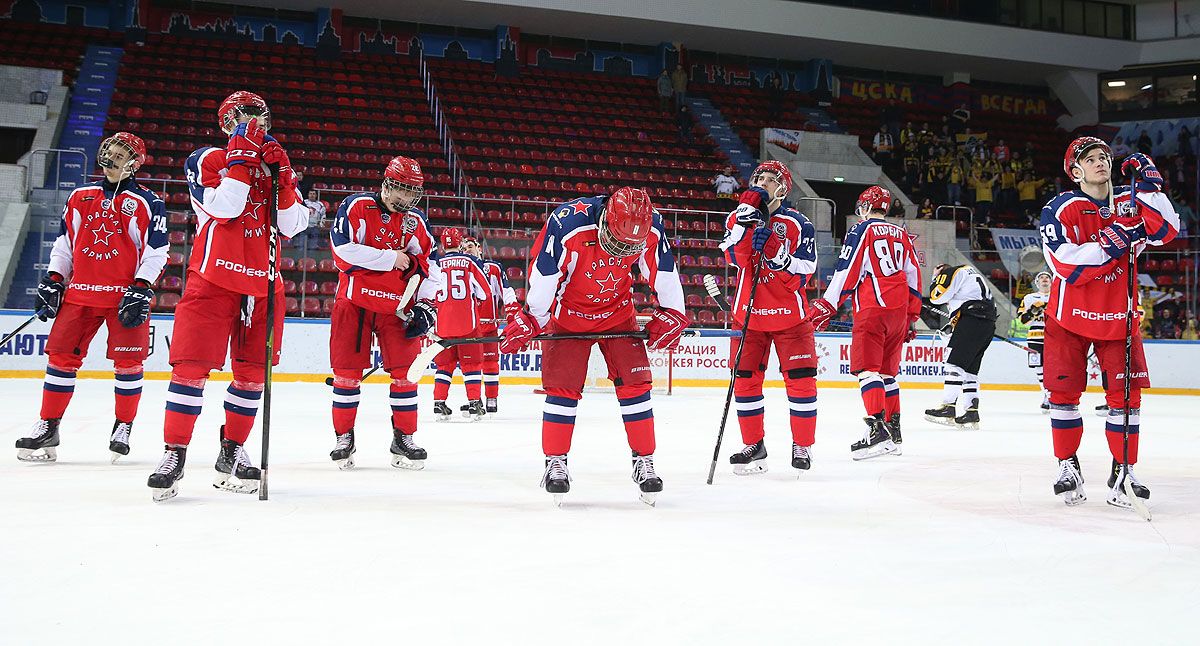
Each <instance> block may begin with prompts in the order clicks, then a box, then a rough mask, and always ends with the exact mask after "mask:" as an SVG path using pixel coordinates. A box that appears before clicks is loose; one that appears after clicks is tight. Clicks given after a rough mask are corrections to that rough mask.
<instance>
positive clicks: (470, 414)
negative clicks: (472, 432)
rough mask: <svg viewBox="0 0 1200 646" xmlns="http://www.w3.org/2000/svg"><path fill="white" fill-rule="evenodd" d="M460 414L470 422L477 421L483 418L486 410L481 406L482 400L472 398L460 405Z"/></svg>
mask: <svg viewBox="0 0 1200 646" xmlns="http://www.w3.org/2000/svg"><path fill="white" fill-rule="evenodd" d="M462 414H463V417H465V418H467V419H469V420H471V421H472V422H478V421H479V420H481V419H483V416H484V415H486V414H487V412H486V411H485V410H484V408H483V402H482V401H480V400H478V399H472V400H471V401H470V402H468V403H467V404H466V405H465V406H463V407H462Z"/></svg>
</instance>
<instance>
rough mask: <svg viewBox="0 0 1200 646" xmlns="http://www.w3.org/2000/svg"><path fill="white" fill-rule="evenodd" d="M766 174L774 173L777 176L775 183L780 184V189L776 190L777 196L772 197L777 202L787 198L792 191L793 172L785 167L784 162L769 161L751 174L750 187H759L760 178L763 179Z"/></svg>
mask: <svg viewBox="0 0 1200 646" xmlns="http://www.w3.org/2000/svg"><path fill="white" fill-rule="evenodd" d="M764 173H773V174H774V175H775V181H777V182H779V188H778V189H777V190H776V192H775V195H772V196H771V197H772V198H774V199H777V200H782V199H783V198H785V197H787V196H788V193H789V192H791V190H792V171H790V170H788V167H787V166H784V165H783V162H781V161H778V160H775V159H768V160H767V161H765V162H763V163H761V164H759V165H758V167H756V168H755V169H754V172H753V173H750V185H751V186H758V181H759V178H760V177H762V175H763V174H764Z"/></svg>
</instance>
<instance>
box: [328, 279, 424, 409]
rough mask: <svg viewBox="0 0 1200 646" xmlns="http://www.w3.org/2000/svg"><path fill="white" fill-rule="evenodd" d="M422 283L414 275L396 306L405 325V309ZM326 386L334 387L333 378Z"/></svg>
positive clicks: (372, 371) (406, 319)
mask: <svg viewBox="0 0 1200 646" xmlns="http://www.w3.org/2000/svg"><path fill="white" fill-rule="evenodd" d="M420 283H421V275H420V274H418V273H414V274H413V275H412V276H411V277H409V279H408V283H406V284H405V285H404V293H403V294H401V295H400V304H399V305H397V306H396V316H397V317H399V318H400V320H401V321H404V322H405V323H407V322H408V313H406V312H405V311H404V308H406V307H408V304H409V302H410V301H412V299H413V296H414V295H415V294H416V293H417V286H418V285H419V284H420ZM382 367H383V364H379V365H378V366H374V367H372V368H371V370H370V371H368V372H367V374H365V375H363V376H362V378H360V379H359V380H358V381H359V383H362V382H364V381H366V380H367V377H370V376H371V375H373V374H375V371H376V370H379V369H380V368H382ZM325 385H326V386H332V385H333V377H326V378H325Z"/></svg>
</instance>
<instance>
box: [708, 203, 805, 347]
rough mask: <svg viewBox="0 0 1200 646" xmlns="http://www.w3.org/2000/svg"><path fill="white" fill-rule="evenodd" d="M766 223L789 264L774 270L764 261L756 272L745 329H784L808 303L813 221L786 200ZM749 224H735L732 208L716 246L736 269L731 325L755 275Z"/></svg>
mask: <svg viewBox="0 0 1200 646" xmlns="http://www.w3.org/2000/svg"><path fill="white" fill-rule="evenodd" d="M767 226H769V227H771V231H772V232H773V233H774V235H775V236H777V237H778V238H780V240H781V243H782V244H783V245H784V246H785V247H786V248H787V249H788V251H789V255H790V260H789V261H788V262H789V264H788V266H787V267H785V268H784V269H782V270H779V271H774V270H771V269H767V268H766V267H765V266H764V267H762V268H761V269H759V272H758V289H757V290H756V291H755V292H754V311H752V312H751V313H750V329H751V330H760V331H764V332H774V331H777V330H786V329H788V328H790V327H794V326H795V325H796V324H798V323H800V322H801V321H803V320H804V310H805V308H806V307H807V305H808V302H807V298H806V296H805V294H804V287H805V285H807V284H808V278H809V276H811V275H812V273H813V272H814V271H816V270H817V244H816V228H815V227H813V225H812V222H809V221H808V218H806V217H804V215H803V214H801V213H800V212H799V211H797V210H796V209H794V208H792V206H791V205H790V204H788V203H786V202H784V203H783V204H780V206H779V208H778V209H776V210H775V212H774V213H772V214H771V219H770V220H768V221H767ZM751 231H752V230H751V229H747V228H746V227H743V226H742V225H740V224H738V221H737V212H736V211H735V212H733V213H730V214H729V217H728V218H726V220H725V239H724V240H722V241H721V250H722V251H724V252H725V259H726V260H727V261H728V262H729V264H730V265H732V266H734V267H736V268H737V271H738V274H737V281H738V283H737V294H736V295H735V296H734V299H733V301H734V302H733V312H734V316H733V324H734V328H735V329H741V326H742V321H744V320H745V317H746V302H747V301H748V300H749V298H750V282H751V281H752V280H753V278H754V266H753V265H751V264H750V262H751V259H752V258H754V259H756V258H757V256H754V255H752V254H753V248H752V246H751V237H752V235H751Z"/></svg>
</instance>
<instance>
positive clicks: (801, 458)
mask: <svg viewBox="0 0 1200 646" xmlns="http://www.w3.org/2000/svg"><path fill="white" fill-rule="evenodd" d="M792 468H793V469H799V470H800V471H808V470H809V469H811V468H812V447H811V446H800V445H799V444H796V443H795V442H792Z"/></svg>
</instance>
